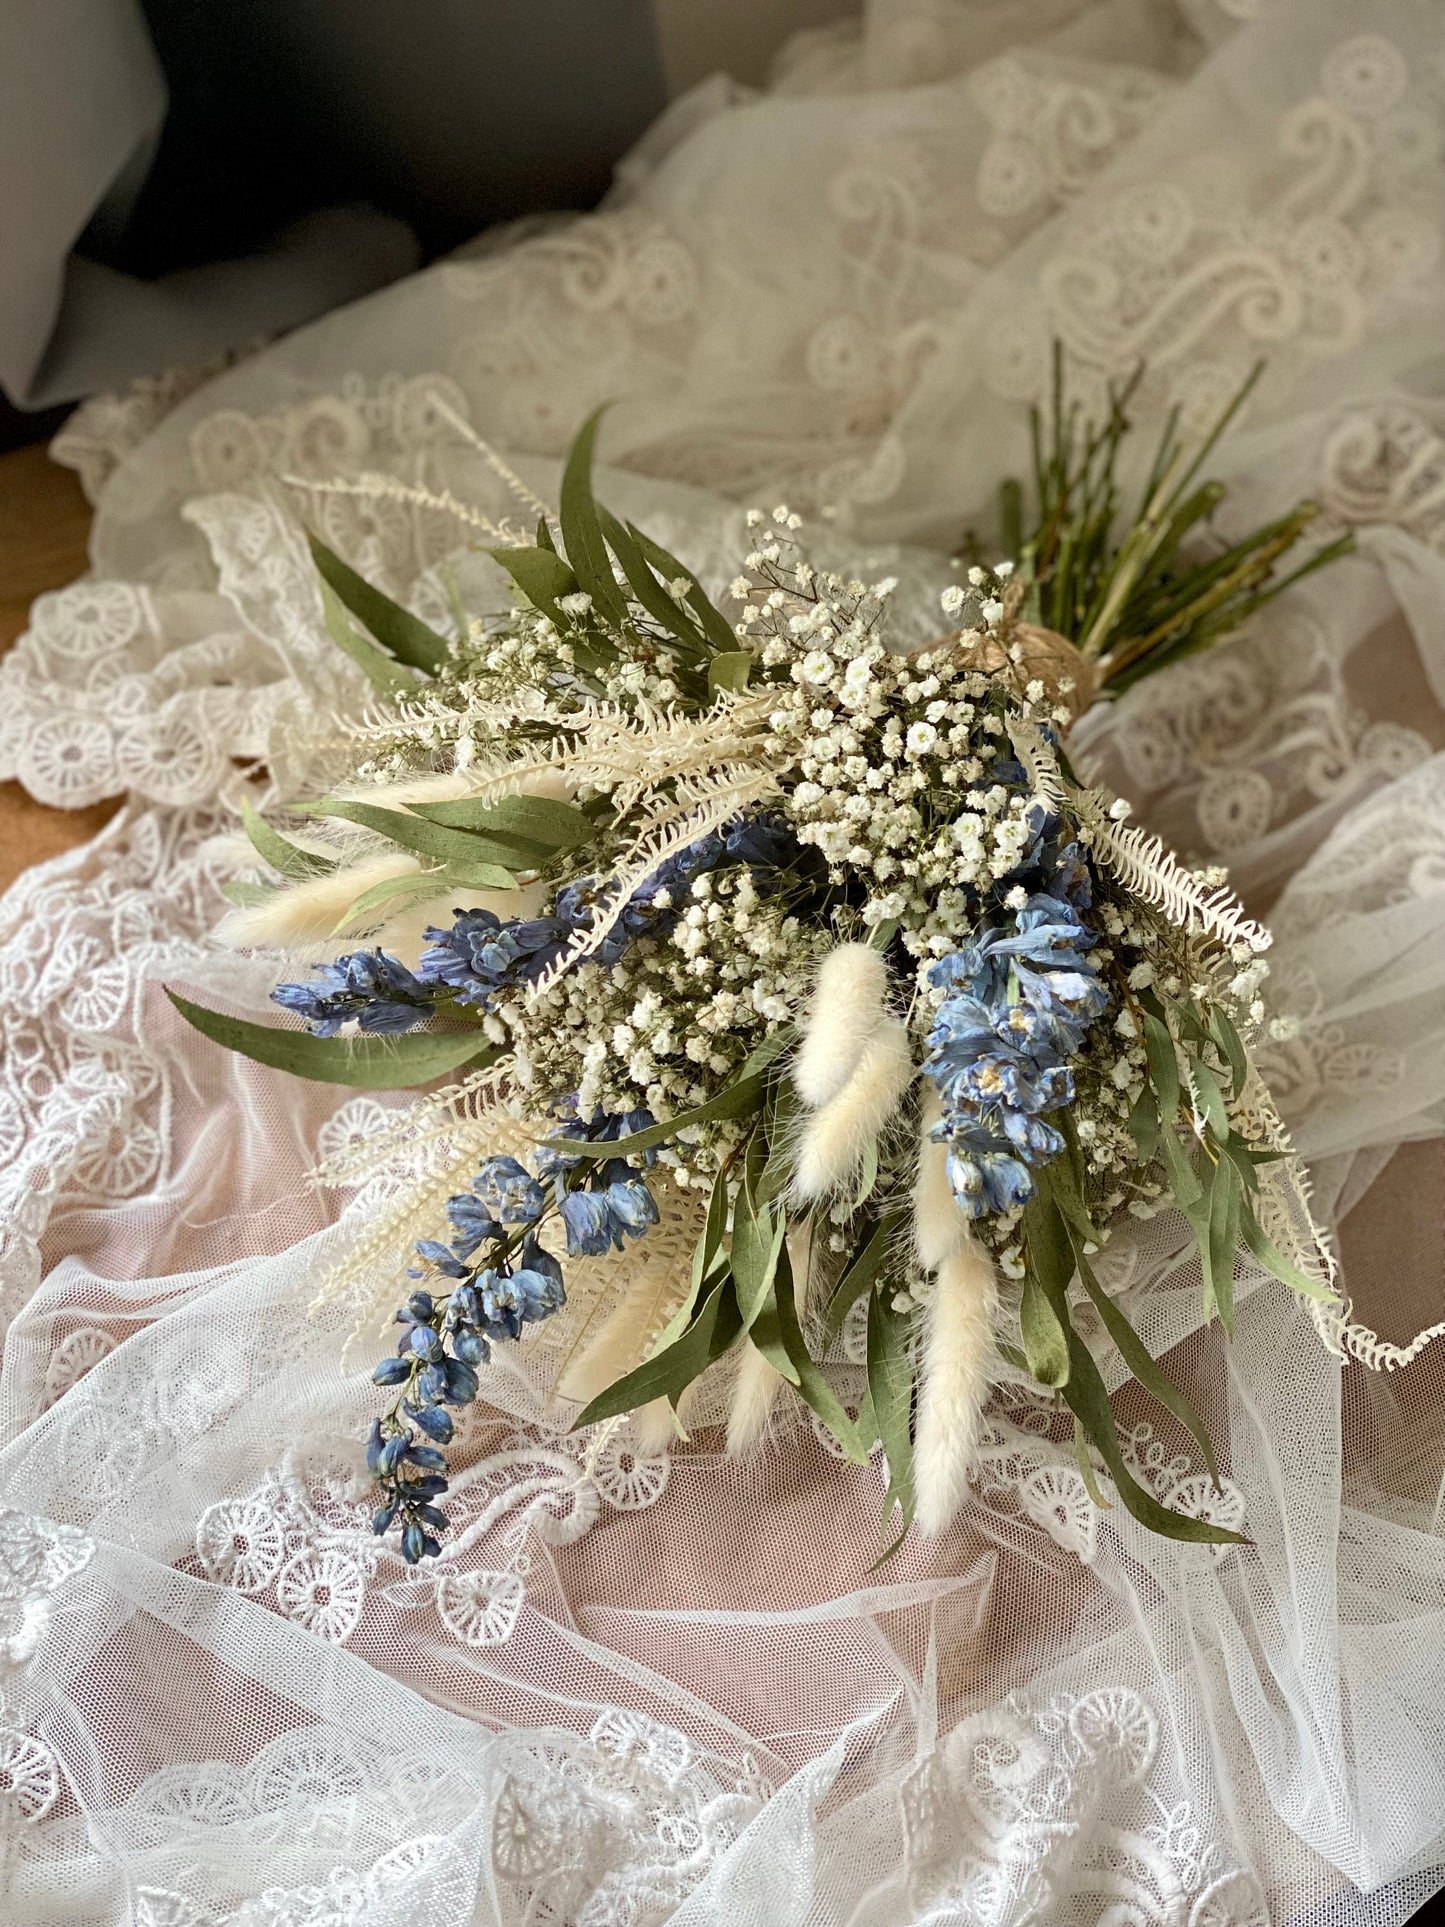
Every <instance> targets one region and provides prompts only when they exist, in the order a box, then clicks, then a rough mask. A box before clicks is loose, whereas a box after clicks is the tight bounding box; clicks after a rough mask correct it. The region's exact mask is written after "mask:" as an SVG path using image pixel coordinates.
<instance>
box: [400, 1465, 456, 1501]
mask: <svg viewBox="0 0 1445 1927" xmlns="http://www.w3.org/2000/svg"><path fill="white" fill-rule="evenodd" d="M446 1489H447V1482H446V1480H445V1479H443V1478H441V1477H440V1476H439V1475H438V1474H437V1473H434V1472H427V1473H425V1474H423V1476H422V1477H421V1478H419V1479H403V1480H402V1482H401V1484H400V1485H399V1486H398V1487H397V1492H398V1493H399V1495H400V1496H401V1498H402V1499H403V1500H404V1501H405V1502H406V1503H407V1504H408V1505H410V1504H411V1503H412V1502H413V1501H414V1500H417V1499H434V1498H435V1497H436V1496H437V1494H438V1493H439V1492H445V1491H446Z"/></svg>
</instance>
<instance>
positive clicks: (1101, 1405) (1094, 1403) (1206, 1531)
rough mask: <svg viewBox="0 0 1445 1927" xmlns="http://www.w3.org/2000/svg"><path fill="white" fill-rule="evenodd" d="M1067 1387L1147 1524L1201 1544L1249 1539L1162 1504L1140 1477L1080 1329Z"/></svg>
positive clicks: (1123, 1492) (1125, 1495)
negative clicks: (1123, 1444) (1131, 1463)
mask: <svg viewBox="0 0 1445 1927" xmlns="http://www.w3.org/2000/svg"><path fill="white" fill-rule="evenodd" d="M1063 1389H1064V1398H1065V1400H1066V1401H1067V1403H1068V1406H1069V1409H1070V1410H1071V1411H1072V1412H1073V1414H1074V1416H1075V1418H1077V1419H1078V1421H1079V1423H1080V1425H1081V1426H1082V1427H1083V1430H1084V1432H1085V1434H1086V1435H1087V1437H1088V1438H1089V1440H1090V1442H1091V1443H1092V1444H1093V1446H1094V1447H1095V1449H1096V1450H1097V1452H1098V1453H1099V1456H1100V1457H1101V1458H1102V1459H1103V1461H1104V1463H1105V1465H1106V1466H1108V1468H1109V1476H1110V1477H1111V1478H1112V1479H1113V1481H1114V1486H1115V1489H1116V1490H1117V1492H1118V1494H1119V1497H1120V1498H1121V1499H1122V1500H1123V1502H1124V1505H1125V1507H1126V1508H1127V1510H1128V1511H1129V1512H1131V1513H1132V1514H1133V1516H1134V1517H1135V1518H1136V1519H1137V1520H1138V1521H1139V1523H1140V1524H1141V1525H1143V1526H1147V1527H1148V1529H1149V1530H1150V1531H1151V1532H1157V1533H1161V1534H1162V1535H1163V1536H1164V1537H1165V1538H1166V1539H1180V1540H1184V1541H1186V1542H1188V1543H1191V1544H1195V1545H1200V1544H1203V1545H1244V1544H1247V1543H1248V1542H1247V1541H1246V1540H1245V1538H1244V1536H1243V1534H1242V1533H1238V1532H1231V1531H1230V1530H1229V1529H1228V1528H1227V1527H1226V1526H1216V1525H1211V1524H1210V1523H1209V1521H1208V1520H1207V1519H1194V1518H1190V1517H1189V1516H1188V1515H1187V1514H1186V1513H1183V1512H1175V1511H1173V1510H1172V1509H1171V1508H1170V1507H1169V1506H1165V1505H1161V1504H1160V1502H1159V1501H1158V1499H1156V1498H1155V1496H1154V1494H1153V1493H1152V1492H1150V1491H1148V1490H1147V1489H1146V1488H1145V1487H1144V1486H1142V1485H1141V1484H1140V1483H1139V1481H1138V1480H1137V1479H1136V1478H1135V1477H1134V1474H1133V1472H1132V1471H1131V1470H1130V1468H1129V1465H1128V1462H1127V1461H1126V1459H1125V1457H1124V1454H1123V1450H1122V1449H1121V1447H1120V1444H1119V1435H1118V1432H1117V1430H1116V1429H1115V1425H1114V1413H1113V1408H1112V1407H1111V1406H1110V1404H1109V1394H1108V1392H1107V1391H1106V1390H1105V1389H1104V1381H1103V1379H1102V1378H1100V1376H1099V1368H1098V1366H1097V1365H1096V1364H1095V1363H1094V1360H1093V1356H1092V1354H1091V1353H1090V1351H1089V1348H1088V1347H1087V1345H1085V1344H1084V1343H1083V1341H1082V1339H1080V1338H1079V1337H1078V1335H1077V1334H1076V1333H1074V1334H1071V1335H1070V1339H1069V1382H1068V1384H1067V1385H1066V1386H1065V1387H1064V1388H1063Z"/></svg>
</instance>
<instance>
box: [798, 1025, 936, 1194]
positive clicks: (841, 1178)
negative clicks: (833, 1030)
mask: <svg viewBox="0 0 1445 1927" xmlns="http://www.w3.org/2000/svg"><path fill="white" fill-rule="evenodd" d="M912 1077H913V1058H912V1054H911V1053H910V1051H909V1048H908V1033H907V1031H906V1030H905V1029H904V1028H903V1025H902V1024H900V1023H899V1022H898V1020H897V1019H896V1018H893V1017H889V1018H886V1019H885V1020H884V1021H883V1022H882V1023H881V1024H880V1025H879V1026H878V1029H877V1030H876V1031H875V1032H874V1033H873V1035H872V1036H871V1037H870V1038H868V1040H867V1041H866V1042H865V1044H864V1045H863V1048H862V1050H861V1052H860V1053H859V1055H858V1060H857V1063H856V1064H855V1066H854V1068H853V1072H852V1075H851V1076H850V1077H849V1078H848V1081H847V1082H846V1083H845V1084H844V1085H843V1087H842V1089H841V1090H840V1091H838V1092H837V1093H836V1095H835V1096H833V1097H831V1098H829V1100H828V1102H827V1103H826V1104H824V1105H822V1106H821V1107H820V1108H819V1109H818V1110H815V1111H814V1112H813V1113H812V1115H811V1116H810V1117H808V1118H807V1119H806V1120H805V1122H804V1125H803V1132H802V1137H801V1141H800V1142H799V1145H798V1161H797V1167H796V1171H795V1175H794V1179H793V1188H794V1190H795V1191H796V1193H797V1195H798V1197H799V1198H801V1199H803V1200H805V1201H808V1202H814V1201H816V1200H818V1199H820V1198H825V1197H827V1196H828V1194H829V1193H830V1192H832V1191H836V1190H837V1189H838V1188H839V1186H840V1185H843V1184H845V1183H846V1182H847V1181H848V1179H849V1178H850V1177H851V1176H852V1175H853V1173H854V1172H855V1171H856V1170H857V1168H858V1165H859V1162H860V1160H861V1159H862V1158H863V1156H864V1154H865V1152H866V1151H867V1149H868V1147H869V1145H870V1144H872V1143H873V1141H874V1139H875V1138H876V1137H877V1136H878V1133H879V1132H880V1131H881V1130H882V1129H883V1126H884V1125H885V1124H886V1123H887V1122H888V1120H889V1118H891V1117H892V1116H893V1113H894V1112H895V1111H896V1110H897V1109H898V1106H899V1103H900V1102H901V1101H902V1098H903V1093H904V1092H905V1091H906V1090H907V1089H908V1086H909V1083H910V1081H911V1079H912Z"/></svg>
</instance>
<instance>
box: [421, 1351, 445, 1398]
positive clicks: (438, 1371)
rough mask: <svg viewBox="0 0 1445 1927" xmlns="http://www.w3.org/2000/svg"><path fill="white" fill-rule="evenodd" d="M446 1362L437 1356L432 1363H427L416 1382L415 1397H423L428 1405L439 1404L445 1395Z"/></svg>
mask: <svg viewBox="0 0 1445 1927" xmlns="http://www.w3.org/2000/svg"><path fill="white" fill-rule="evenodd" d="M447 1362H448V1361H447V1360H446V1359H443V1358H439V1359H438V1360H437V1361H436V1363H435V1364H434V1365H428V1366H427V1368H426V1370H425V1371H424V1372H423V1373H422V1375H421V1377H420V1378H419V1379H418V1380H417V1382H416V1391H417V1397H418V1398H421V1399H425V1400H426V1402H427V1404H428V1405H440V1404H441V1402H442V1400H443V1399H444V1398H445V1397H446V1396H447Z"/></svg>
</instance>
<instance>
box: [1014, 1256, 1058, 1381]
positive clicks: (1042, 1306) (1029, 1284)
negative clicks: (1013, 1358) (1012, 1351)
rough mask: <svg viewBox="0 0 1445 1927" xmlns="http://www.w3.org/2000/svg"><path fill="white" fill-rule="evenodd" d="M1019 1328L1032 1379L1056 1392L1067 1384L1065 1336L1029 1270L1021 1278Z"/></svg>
mask: <svg viewBox="0 0 1445 1927" xmlns="http://www.w3.org/2000/svg"><path fill="white" fill-rule="evenodd" d="M1019 1325H1020V1328H1021V1329H1022V1332H1023V1341H1024V1356H1025V1358H1026V1359H1027V1360H1028V1368H1029V1371H1030V1372H1031V1373H1032V1375H1033V1376H1034V1378H1036V1379H1037V1380H1038V1382H1039V1384H1040V1385H1052V1386H1053V1387H1054V1388H1055V1389H1056V1390H1057V1389H1058V1387H1060V1386H1062V1385H1065V1384H1067V1383H1068V1377H1069V1335H1068V1333H1067V1332H1066V1331H1065V1330H1064V1327H1063V1324H1062V1322H1061V1321H1060V1318H1059V1314H1058V1312H1057V1311H1056V1310H1055V1309H1054V1307H1053V1306H1052V1305H1051V1304H1050V1303H1049V1298H1048V1293H1047V1292H1046V1291H1045V1290H1044V1288H1043V1286H1042V1284H1041V1283H1040V1282H1039V1280H1038V1278H1037V1277H1036V1276H1035V1274H1034V1273H1033V1272H1032V1271H1030V1272H1028V1273H1027V1274H1026V1276H1025V1278H1024V1288H1023V1296H1022V1298H1021V1299H1020V1301H1019Z"/></svg>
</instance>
